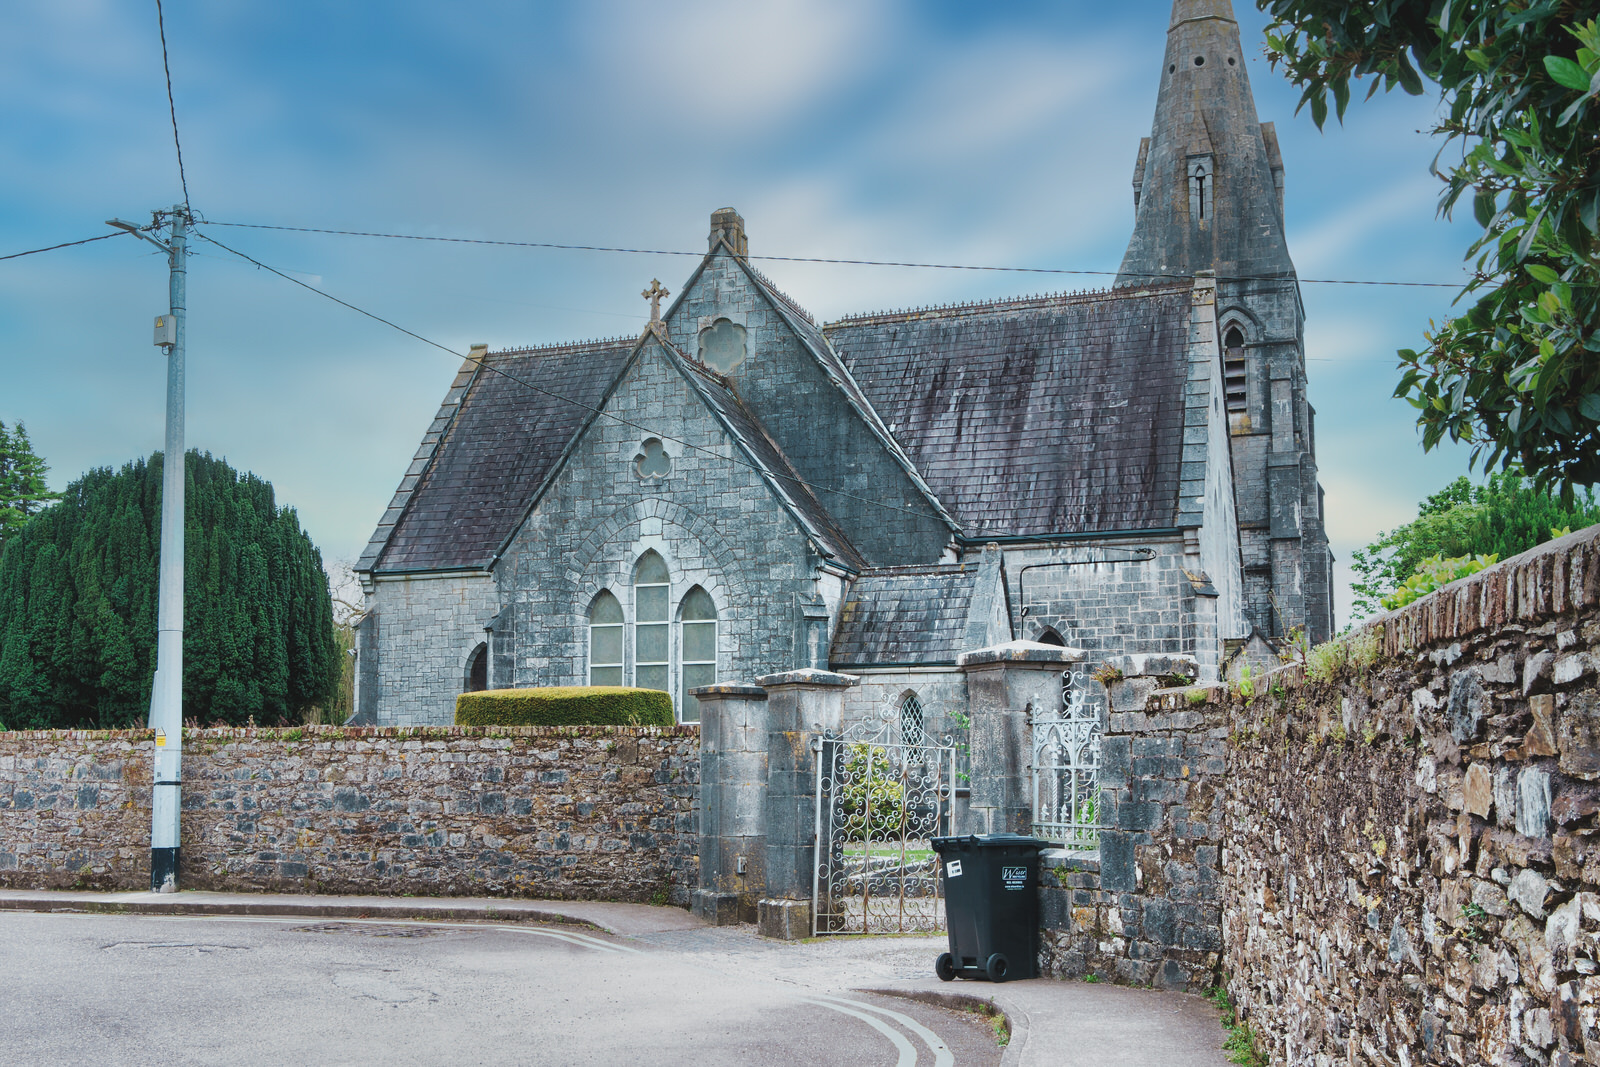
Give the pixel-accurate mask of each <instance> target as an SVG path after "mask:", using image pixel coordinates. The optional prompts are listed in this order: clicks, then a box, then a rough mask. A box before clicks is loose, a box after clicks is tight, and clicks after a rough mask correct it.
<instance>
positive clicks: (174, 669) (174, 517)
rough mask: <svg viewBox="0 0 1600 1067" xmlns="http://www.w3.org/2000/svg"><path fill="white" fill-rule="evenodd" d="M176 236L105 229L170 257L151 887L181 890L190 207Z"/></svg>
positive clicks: (159, 321) (159, 333)
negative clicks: (126, 234) (123, 233)
mask: <svg viewBox="0 0 1600 1067" xmlns="http://www.w3.org/2000/svg"><path fill="white" fill-rule="evenodd" d="M168 218H169V219H170V220H171V227H172V235H171V237H170V239H169V240H167V241H166V242H162V241H160V240H157V239H156V238H155V237H152V236H151V235H150V234H149V233H148V232H147V231H148V230H153V229H157V228H159V226H160V225H161V213H157V215H156V221H155V222H154V223H152V224H151V225H150V226H148V227H145V228H142V229H141V228H140V227H139V226H137V225H135V224H134V223H131V222H124V221H123V220H121V219H111V220H109V221H108V222H107V223H106V225H108V226H115V227H116V228H117V229H119V230H126V231H127V232H129V233H131V234H133V235H134V236H135V237H139V238H142V239H144V240H146V241H149V242H150V243H151V244H153V245H155V246H156V247H157V248H159V249H161V250H162V251H163V252H165V253H166V254H167V262H168V264H169V265H170V266H171V268H172V281H171V304H172V308H171V311H170V313H169V314H167V315H161V316H158V317H157V318H156V330H155V343H156V344H157V345H159V346H161V347H162V348H164V349H166V353H167V438H166V446H165V451H164V452H163V453H162V457H161V578H160V591H159V593H158V598H157V602H156V678H155V685H154V686H153V692H152V693H151V697H150V725H151V726H152V727H153V728H154V729H155V732H156V737H155V774H154V776H153V778H152V781H153V782H154V788H153V793H154V795H153V796H152V797H151V800H150V810H151V827H150V888H151V890H153V891H154V892H157V893H175V892H177V891H178V820H179V813H180V811H181V810H182V799H183V798H182V792H183V787H182V782H183V490H184V465H185V464H184V451H183V407H184V364H183V361H184V326H185V318H186V317H187V310H186V305H187V303H188V298H187V293H186V288H187V279H188V264H187V252H188V228H189V225H190V223H191V222H192V220H191V219H190V218H189V212H188V207H187V206H186V205H184V204H178V205H175V206H174V207H173V209H172V212H171V214H170V215H169V216H168Z"/></svg>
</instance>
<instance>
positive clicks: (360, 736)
mask: <svg viewBox="0 0 1600 1067" xmlns="http://www.w3.org/2000/svg"><path fill="white" fill-rule="evenodd" d="M699 733H700V726H699V724H698V723H679V724H678V725H676V726H237V727H228V726H220V727H205V728H199V729H196V728H187V727H186V728H185V729H184V731H183V736H184V739H185V740H194V741H359V740H382V739H394V740H405V741H417V740H423V741H449V740H454V739H457V738H460V739H463V740H471V739H477V738H486V737H487V738H503V737H697V736H699ZM153 740H155V731H154V730H150V729H139V730H4V731H0V748H3V747H4V746H5V745H7V744H9V743H11V742H15V741H153Z"/></svg>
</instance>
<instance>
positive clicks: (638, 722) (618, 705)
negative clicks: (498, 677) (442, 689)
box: [456, 685, 677, 726]
mask: <svg viewBox="0 0 1600 1067" xmlns="http://www.w3.org/2000/svg"><path fill="white" fill-rule="evenodd" d="M676 721H677V720H676V719H674V717H673V714H672V697H671V696H669V695H668V694H666V693H663V692H662V691H661V690H659V689H634V688H632V687H631V686H622V685H552V686H544V687H542V688H538V689H485V690H483V691H481V692H478V693H462V694H461V695H460V696H458V697H456V725H457V726H671V725H673V724H674V723H675V722H676Z"/></svg>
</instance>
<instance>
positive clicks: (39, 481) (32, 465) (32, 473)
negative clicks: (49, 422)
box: [0, 422, 61, 546]
mask: <svg viewBox="0 0 1600 1067" xmlns="http://www.w3.org/2000/svg"><path fill="white" fill-rule="evenodd" d="M48 473H50V468H49V467H47V466H45V463H44V460H42V459H40V458H39V457H38V455H36V454H35V453H34V451H33V442H31V441H29V440H28V429H27V427H25V426H23V425H22V423H20V422H19V423H17V428H16V429H15V430H8V429H6V424H5V423H3V422H0V546H3V545H4V544H5V543H6V538H7V537H9V536H11V535H12V534H15V533H16V532H17V531H19V530H21V529H22V524H23V523H25V522H27V521H28V517H29V516H31V515H36V514H38V513H39V512H40V511H42V510H44V509H45V508H46V507H48V506H49V505H50V504H52V503H54V502H55V501H57V500H60V499H61V494H60V493H52V492H51V491H50V487H49V486H48V485H47V484H45V480H44V476H45V475H46V474H48Z"/></svg>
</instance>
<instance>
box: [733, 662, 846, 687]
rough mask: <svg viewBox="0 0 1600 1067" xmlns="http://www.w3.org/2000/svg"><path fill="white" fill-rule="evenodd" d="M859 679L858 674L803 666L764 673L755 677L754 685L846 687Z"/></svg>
mask: <svg viewBox="0 0 1600 1067" xmlns="http://www.w3.org/2000/svg"><path fill="white" fill-rule="evenodd" d="M859 681H861V678H860V676H859V675H855V674H835V673H834V672H833V671H819V670H817V669H816V668H815V667H803V668H801V669H800V670H797V671H782V672H780V673H778V674H765V675H762V676H761V677H760V678H757V679H756V685H758V686H762V687H763V688H766V689H777V688H780V687H782V686H803V687H805V688H810V689H848V688H850V687H851V686H852V685H855V684H856V683H857V682H859Z"/></svg>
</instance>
